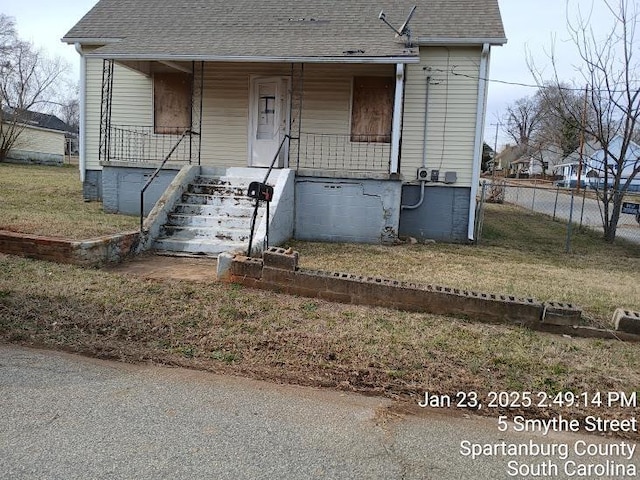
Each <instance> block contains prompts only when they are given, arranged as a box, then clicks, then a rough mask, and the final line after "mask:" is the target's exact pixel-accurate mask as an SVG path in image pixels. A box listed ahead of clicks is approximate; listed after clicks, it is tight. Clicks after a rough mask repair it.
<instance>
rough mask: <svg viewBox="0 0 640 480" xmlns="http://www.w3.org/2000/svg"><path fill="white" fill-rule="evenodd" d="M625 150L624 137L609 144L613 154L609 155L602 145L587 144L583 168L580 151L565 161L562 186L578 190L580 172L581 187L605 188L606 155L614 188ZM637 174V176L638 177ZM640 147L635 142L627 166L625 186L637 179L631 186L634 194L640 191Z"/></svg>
mask: <svg viewBox="0 0 640 480" xmlns="http://www.w3.org/2000/svg"><path fill="white" fill-rule="evenodd" d="M621 149H622V138H621V137H620V136H616V137H614V138H613V139H612V140H611V141H610V142H609V155H605V150H604V149H603V148H602V146H601V145H600V143H599V142H595V141H592V142H587V143H585V145H584V147H583V152H582V159H583V160H582V166H580V151H579V150H578V151H576V152H573V153H572V154H571V155H569V156H568V157H567V158H566V159H565V161H564V162H563V163H562V164H561V165H559V167H560V168H562V180H561V181H560V183H561V185H562V186H565V187H575V186H576V185H577V183H578V172H579V171H580V184H581V186H583V187H585V186H589V187H591V188H601V187H602V185H603V184H604V181H605V156H606V157H607V159H608V160H607V162H606V163H607V164H608V165H609V167H608V172H607V177H608V178H607V182H608V183H609V184H610V185H612V184H613V179H612V177H613V176H614V175H615V173H616V169H617V165H616V164H615V163H617V162H616V160H615V159H617V158H619V156H620V152H621ZM634 172H635V174H634ZM638 172H640V146H638V144H636V143H635V142H630V143H629V147H628V150H627V155H626V161H625V163H624V167H623V171H622V175H621V177H620V178H621V184H622V185H624V183H625V182H626V181H627V180H628V179H629V178H630V177H632V176H633V177H634V178H633V179H632V180H631V182H630V184H629V187H628V191H630V192H639V191H640V173H638Z"/></svg>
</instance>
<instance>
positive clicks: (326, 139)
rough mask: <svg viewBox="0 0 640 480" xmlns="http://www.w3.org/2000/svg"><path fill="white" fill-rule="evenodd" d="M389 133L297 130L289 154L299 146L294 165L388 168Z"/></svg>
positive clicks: (343, 168)
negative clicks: (297, 138) (361, 133)
mask: <svg viewBox="0 0 640 480" xmlns="http://www.w3.org/2000/svg"><path fill="white" fill-rule="evenodd" d="M389 137H390V135H388V134H377V135H331V134H323V133H301V134H300V140H299V141H298V142H292V145H291V149H292V157H291V158H296V156H297V154H298V152H296V151H295V149H296V148H299V149H300V151H299V157H298V158H299V159H300V160H299V162H298V169H300V168H310V169H317V170H346V171H367V172H389V162H390V159H391V144H390V143H387V140H388V139H389Z"/></svg>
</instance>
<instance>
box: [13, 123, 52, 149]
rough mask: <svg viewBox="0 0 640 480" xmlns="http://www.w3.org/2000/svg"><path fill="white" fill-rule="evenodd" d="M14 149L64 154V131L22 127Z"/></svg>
mask: <svg viewBox="0 0 640 480" xmlns="http://www.w3.org/2000/svg"><path fill="white" fill-rule="evenodd" d="M20 128H21V131H20V135H19V136H18V138H17V140H16V142H15V144H14V145H13V149H14V150H16V151H19V150H20V151H24V152H34V153H44V154H49V155H64V132H58V131H51V130H42V129H40V128H31V127H28V126H26V127H20Z"/></svg>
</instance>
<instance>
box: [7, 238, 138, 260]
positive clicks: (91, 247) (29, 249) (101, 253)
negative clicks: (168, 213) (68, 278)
mask: <svg viewBox="0 0 640 480" xmlns="http://www.w3.org/2000/svg"><path fill="white" fill-rule="evenodd" d="M139 236H140V234H139V232H126V233H120V234H116V235H106V236H102V237H98V238H93V239H89V240H70V239H65V238H57V237H47V236H42V235H31V234H26V233H16V232H9V231H6V230H0V252H1V253H6V254H10V255H18V256H21V257H27V258H34V259H37V260H47V261H50V262H57V263H67V264H73V265H80V266H99V265H103V264H105V263H116V262H120V261H122V260H123V259H124V258H126V257H127V256H128V255H130V254H131V252H132V251H133V250H134V249H135V247H136V245H137V244H138V241H139Z"/></svg>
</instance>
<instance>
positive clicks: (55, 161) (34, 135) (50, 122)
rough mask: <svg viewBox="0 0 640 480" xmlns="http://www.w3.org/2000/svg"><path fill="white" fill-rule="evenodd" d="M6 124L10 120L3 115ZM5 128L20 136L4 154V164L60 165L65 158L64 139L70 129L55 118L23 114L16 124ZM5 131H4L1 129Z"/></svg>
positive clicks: (53, 116)
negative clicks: (5, 155) (16, 132)
mask: <svg viewBox="0 0 640 480" xmlns="http://www.w3.org/2000/svg"><path fill="white" fill-rule="evenodd" d="M5 116H6V117H5V118H8V121H12V117H11V116H10V115H8V114H5ZM4 126H5V128H17V129H19V131H20V133H19V136H18V138H17V139H16V140H15V143H14V144H13V147H12V148H11V150H10V151H9V154H8V155H7V158H6V161H7V162H16V163H36V164H44V165H62V163H63V161H64V155H65V136H66V135H68V134H69V130H70V127H69V126H68V125H67V124H66V123H65V122H63V121H62V120H60V119H59V118H58V117H56V116H55V115H48V114H44V113H39V112H31V111H27V112H24V113H22V114H21V115H20V123H19V124H17V125H12V126H11V127H9V125H8V124H7V123H5V124H4ZM3 130H4V131H7V130H6V129H3Z"/></svg>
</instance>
